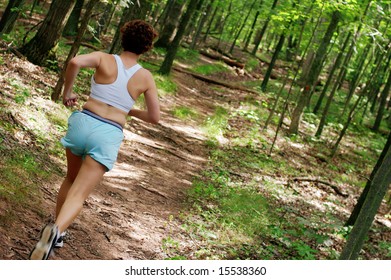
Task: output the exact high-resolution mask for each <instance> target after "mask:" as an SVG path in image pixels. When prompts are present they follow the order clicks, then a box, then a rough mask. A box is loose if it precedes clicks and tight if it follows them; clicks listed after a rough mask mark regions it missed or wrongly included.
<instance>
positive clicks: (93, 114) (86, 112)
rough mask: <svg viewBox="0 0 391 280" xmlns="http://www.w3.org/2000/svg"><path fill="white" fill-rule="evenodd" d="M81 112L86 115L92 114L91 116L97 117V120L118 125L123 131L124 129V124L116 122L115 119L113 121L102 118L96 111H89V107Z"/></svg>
mask: <svg viewBox="0 0 391 280" xmlns="http://www.w3.org/2000/svg"><path fill="white" fill-rule="evenodd" d="M81 112H82V113H83V114H86V115H88V116H90V117H93V118H95V119H97V120H100V121H102V122H104V123H107V124H111V125H113V126H115V127H117V128H118V129H120V130H121V131H123V127H122V125H120V124H119V123H117V122H115V121H112V120H108V119H105V118H102V117H101V116H99V115H97V114H95V113H93V112H91V111H89V110H87V109H83V110H82V111H81Z"/></svg>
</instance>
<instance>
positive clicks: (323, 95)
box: [313, 32, 352, 114]
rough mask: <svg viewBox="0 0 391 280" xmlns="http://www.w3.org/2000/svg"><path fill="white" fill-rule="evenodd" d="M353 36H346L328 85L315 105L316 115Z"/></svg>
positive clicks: (328, 79) (349, 34)
mask: <svg viewBox="0 0 391 280" xmlns="http://www.w3.org/2000/svg"><path fill="white" fill-rule="evenodd" d="M351 36H352V33H351V32H349V33H348V35H347V36H346V39H345V42H344V44H343V46H342V48H341V50H340V52H339V54H338V56H337V59H336V61H335V63H334V65H333V67H332V68H331V71H330V73H329V76H328V78H327V81H326V84H325V85H324V87H323V89H322V93H321V94H320V96H319V99H318V101H317V102H316V105H315V107H314V110H313V112H314V114H317V113H318V111H319V109H320V107H321V105H322V102H323V98H324V97H325V96H326V92H327V89H328V87H329V85H330V84H331V82H332V80H333V76H334V73H335V71H336V70H337V69H338V68H339V66H340V65H341V62H342V57H343V54H344V52H345V49H346V47H347V45H348V43H349V40H350V37H351ZM342 71H343V70H341V72H340V75H339V76H341V74H342ZM338 80H339V79H338Z"/></svg>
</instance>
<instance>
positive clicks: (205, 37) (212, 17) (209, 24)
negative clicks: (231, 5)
mask: <svg viewBox="0 0 391 280" xmlns="http://www.w3.org/2000/svg"><path fill="white" fill-rule="evenodd" d="M219 4H220V0H219V1H217V4H216V7H215V9H214V10H213V14H212V16H211V17H210V21H209V23H208V24H207V26H208V28H207V29H206V32H205V34H204V37H203V38H202V42H204V43H205V42H206V39H207V38H208V36H209V33H210V30H211V29H212V24H213V20H214V19H215V18H216V14H217V12H218V10H219Z"/></svg>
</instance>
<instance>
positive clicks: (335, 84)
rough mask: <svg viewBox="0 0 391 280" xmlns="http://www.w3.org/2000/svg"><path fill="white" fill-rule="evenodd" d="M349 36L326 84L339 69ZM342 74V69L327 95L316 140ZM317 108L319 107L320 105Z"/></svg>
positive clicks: (320, 132)
mask: <svg viewBox="0 0 391 280" xmlns="http://www.w3.org/2000/svg"><path fill="white" fill-rule="evenodd" d="M350 36H351V33H349V34H348V36H347V38H346V40H345V43H344V45H343V47H342V49H341V51H340V53H339V55H338V57H337V61H336V62H335V64H334V66H333V70H332V71H331V73H330V77H329V79H328V81H327V82H329V81H330V80H331V76H332V75H333V73H334V71H335V69H336V68H338V67H339V64H340V63H341V60H342V56H343V52H344V51H345V48H346V46H347V45H348V41H349V39H350ZM342 73H343V69H341V70H340V72H339V74H338V76H337V79H336V81H335V83H334V86H333V88H332V90H331V92H330V95H329V97H328V99H327V102H326V106H325V107H324V109H323V113H322V117H321V119H320V122H319V125H318V129H317V130H316V133H315V136H316V137H318V138H319V137H320V136H321V135H322V132H323V128H324V126H325V124H326V118H327V115H328V112H329V109H330V105H331V102H332V101H333V98H334V95H335V93H336V92H337V89H338V84H339V82H340V80H341V79H342V77H343V76H342ZM326 86H328V85H327V84H326V85H325V88H327V87H326ZM323 92H325V89H323ZM323 92H322V93H323ZM319 99H320V98H319ZM318 103H319V101H318ZM320 103H321V102H320ZM317 105H318V104H317ZM318 106H319V107H320V104H319V105H318ZM314 112H315V109H314Z"/></svg>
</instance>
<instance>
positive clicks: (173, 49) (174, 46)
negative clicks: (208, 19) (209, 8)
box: [159, 0, 198, 75]
mask: <svg viewBox="0 0 391 280" xmlns="http://www.w3.org/2000/svg"><path fill="white" fill-rule="evenodd" d="M197 3H198V0H190V3H189V5H188V7H187V9H186V12H185V14H184V15H183V17H182V18H181V22H180V24H179V27H178V31H177V33H176V35H175V38H174V40H173V41H172V43H171V45H170V48H169V49H168V51H167V54H166V57H165V58H164V61H163V63H162V65H161V67H160V69H159V73H160V74H162V75H169V74H170V72H171V67H172V64H173V63H174V59H175V56H176V53H177V51H178V48H179V45H180V43H181V40H182V37H183V35H184V34H185V31H186V27H187V25H188V23H189V21H190V18H191V16H192V15H193V13H194V12H195V9H196V7H197Z"/></svg>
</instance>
